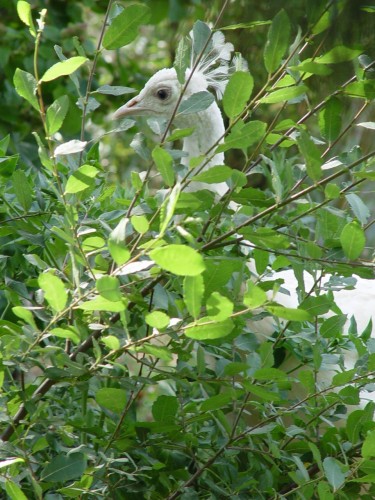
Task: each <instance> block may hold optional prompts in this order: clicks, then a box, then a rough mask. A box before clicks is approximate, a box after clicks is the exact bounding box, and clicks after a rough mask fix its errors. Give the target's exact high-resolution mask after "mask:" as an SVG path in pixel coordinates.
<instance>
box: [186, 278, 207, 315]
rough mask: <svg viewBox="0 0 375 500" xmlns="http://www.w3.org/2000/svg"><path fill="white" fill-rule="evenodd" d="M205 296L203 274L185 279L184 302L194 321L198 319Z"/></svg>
mask: <svg viewBox="0 0 375 500" xmlns="http://www.w3.org/2000/svg"><path fill="white" fill-rule="evenodd" d="M203 294H204V283H203V277H202V275H201V274H198V275H196V276H186V277H185V279H184V302H185V305H186V307H187V310H188V311H189V313H190V314H191V315H192V316H193V318H194V319H196V318H198V316H199V314H200V310H201V305H202V299H203Z"/></svg>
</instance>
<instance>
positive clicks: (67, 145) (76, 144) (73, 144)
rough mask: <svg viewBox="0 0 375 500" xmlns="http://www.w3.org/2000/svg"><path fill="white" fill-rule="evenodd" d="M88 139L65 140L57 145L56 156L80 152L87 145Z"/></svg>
mask: <svg viewBox="0 0 375 500" xmlns="http://www.w3.org/2000/svg"><path fill="white" fill-rule="evenodd" d="M86 144H87V141H78V140H77V139H72V140H71V141H68V142H64V143H63V144H60V145H59V146H57V148H56V149H55V152H54V156H55V157H56V156H59V155H60V156H62V155H71V154H73V153H80V152H81V151H83V150H84V149H85V147H86Z"/></svg>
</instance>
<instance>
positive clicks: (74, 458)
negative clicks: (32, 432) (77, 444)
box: [41, 453, 86, 483]
mask: <svg viewBox="0 0 375 500" xmlns="http://www.w3.org/2000/svg"><path fill="white" fill-rule="evenodd" d="M85 469H86V459H85V455H84V454H83V453H70V454H69V455H66V454H65V453H64V454H63V455H57V456H55V457H54V458H53V459H52V460H51V461H50V463H49V464H48V465H47V466H46V467H45V468H44V469H43V470H42V472H41V480H42V481H46V482H51V483H63V482H65V481H70V480H71V479H76V478H79V477H81V476H82V474H83V473H84V471H85Z"/></svg>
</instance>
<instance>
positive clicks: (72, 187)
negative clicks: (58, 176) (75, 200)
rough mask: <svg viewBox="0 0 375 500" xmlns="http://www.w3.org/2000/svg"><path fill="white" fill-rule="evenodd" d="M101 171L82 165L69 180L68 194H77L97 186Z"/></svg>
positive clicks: (66, 191) (67, 185) (66, 188)
mask: <svg viewBox="0 0 375 500" xmlns="http://www.w3.org/2000/svg"><path fill="white" fill-rule="evenodd" d="M98 173H99V170H98V169H97V168H95V167H93V166H92V165H82V167H79V169H77V170H76V171H75V172H74V173H73V174H72V175H71V176H70V177H69V178H68V180H67V183H66V186H65V193H66V194H77V193H80V192H82V191H84V190H85V189H87V188H89V187H90V186H93V185H94V184H95V177H96V175H97V174H98Z"/></svg>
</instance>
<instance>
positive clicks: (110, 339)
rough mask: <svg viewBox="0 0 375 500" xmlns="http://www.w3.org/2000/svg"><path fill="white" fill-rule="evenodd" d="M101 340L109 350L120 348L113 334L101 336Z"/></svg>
mask: <svg viewBox="0 0 375 500" xmlns="http://www.w3.org/2000/svg"><path fill="white" fill-rule="evenodd" d="M101 341H102V342H103V344H104V345H105V346H107V347H108V349H110V350H111V351H118V350H119V349H120V341H119V339H118V338H117V337H115V336H114V335H106V336H105V337H102V338H101Z"/></svg>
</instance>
